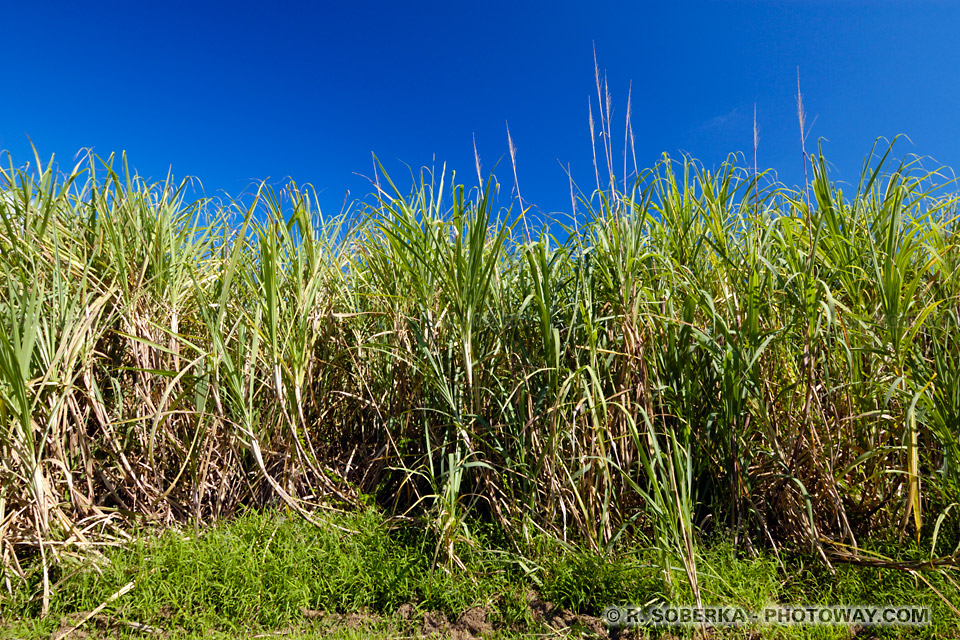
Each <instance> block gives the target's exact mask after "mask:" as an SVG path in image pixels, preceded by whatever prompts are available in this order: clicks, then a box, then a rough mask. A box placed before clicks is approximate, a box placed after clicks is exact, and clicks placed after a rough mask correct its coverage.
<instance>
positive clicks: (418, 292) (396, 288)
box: [0, 144, 960, 608]
mask: <svg viewBox="0 0 960 640" xmlns="http://www.w3.org/2000/svg"><path fill="white" fill-rule="evenodd" d="M892 146H893V145H892V144H891V146H890V148H888V149H886V151H885V152H884V153H883V154H882V155H879V156H877V155H875V154H874V153H873V152H871V155H870V157H869V158H868V159H867V161H866V162H865V164H864V171H863V174H862V177H861V179H860V182H859V184H858V185H856V188H854V189H853V190H852V192H850V193H844V192H843V190H842V189H840V188H839V187H838V186H837V185H835V184H834V183H832V182H831V181H830V179H829V176H828V172H827V163H826V160H825V159H824V157H823V155H822V152H821V153H818V154H815V155H811V156H810V157H809V170H810V172H811V179H810V180H809V183H808V184H806V185H804V186H802V187H800V188H788V187H786V186H784V185H782V184H779V183H775V182H772V181H770V180H769V179H768V178H767V174H759V175H758V173H757V172H756V170H752V171H751V170H750V169H749V168H745V167H742V166H738V165H737V162H736V158H732V159H731V160H730V161H728V162H726V163H724V164H723V165H722V166H721V167H719V168H718V169H717V170H716V171H709V170H706V169H705V168H703V167H702V166H700V165H699V164H698V163H696V162H695V161H693V160H691V159H689V158H683V159H682V160H681V161H674V160H672V159H670V158H669V157H667V156H666V155H665V156H664V158H663V160H662V161H660V162H659V163H658V164H657V165H656V166H654V167H653V168H651V169H649V170H647V171H645V172H642V173H640V174H639V175H638V176H637V177H636V179H635V180H634V182H633V184H632V185H628V184H627V179H626V178H625V177H624V178H623V181H622V185H623V186H621V187H619V188H618V186H617V180H616V179H615V178H614V176H613V173H612V171H611V175H610V178H611V180H610V187H609V188H608V189H606V190H601V189H600V188H599V176H598V189H597V191H595V192H594V193H593V194H584V193H580V194H579V197H577V198H576V199H575V200H574V202H573V203H572V207H573V208H574V211H573V212H572V214H573V219H574V220H576V221H577V223H576V226H575V228H567V227H564V226H563V225H562V224H561V223H560V222H559V221H556V220H555V221H553V222H552V223H551V224H547V225H544V226H542V227H541V228H539V229H534V233H532V234H531V231H530V226H529V224H528V220H527V217H528V215H530V210H529V208H528V207H524V203H523V202H522V201H515V200H512V199H511V207H508V208H501V207H499V206H498V204H497V202H498V192H499V186H498V183H497V182H496V180H495V179H494V178H493V177H492V176H491V177H489V178H487V179H486V180H482V179H481V178H480V176H479V170H478V180H479V181H480V182H479V186H478V187H475V188H473V189H468V188H467V187H466V186H465V185H463V184H458V183H456V182H455V181H454V180H453V179H451V180H450V181H449V182H448V181H447V179H446V176H445V175H444V174H443V173H442V172H441V173H440V174H435V173H432V172H430V171H426V170H423V171H421V173H420V175H419V176H418V177H417V179H416V180H415V181H414V186H413V188H412V190H411V191H410V192H408V193H405V192H403V191H402V190H401V189H399V188H397V186H396V185H395V184H394V183H393V182H392V181H391V180H390V178H389V177H388V176H387V175H386V174H385V173H381V176H380V178H378V180H377V182H376V183H375V186H374V189H375V191H374V193H373V194H372V197H371V198H369V199H368V200H367V201H363V202H357V203H355V204H354V205H353V206H352V207H351V208H349V209H347V210H346V211H344V212H342V213H341V214H340V215H337V216H325V215H323V214H322V213H321V212H320V211H319V210H318V208H317V205H316V195H315V193H314V192H313V191H312V189H310V188H309V187H306V188H305V187H301V186H298V185H296V184H293V183H290V184H289V185H287V186H286V187H284V188H283V189H282V190H281V191H276V190H274V189H272V188H270V187H268V186H265V185H261V187H260V189H259V190H258V192H257V193H256V196H255V197H253V198H250V199H249V201H248V202H243V203H241V202H239V201H232V202H227V203H223V202H217V201H213V200H199V201H196V202H188V201H187V199H186V194H185V185H186V184H187V183H186V182H181V183H174V182H173V181H172V180H170V179H169V178H168V180H167V181H164V182H158V183H147V182H145V181H144V180H143V179H142V178H140V177H139V176H137V175H135V174H132V173H131V172H130V170H129V169H128V166H127V162H126V157H125V156H123V158H122V161H121V165H122V166H121V167H119V168H115V167H114V165H115V157H114V156H113V155H111V156H110V157H109V158H107V159H106V160H100V159H97V158H93V157H91V158H89V159H85V160H84V161H82V162H81V163H79V164H78V165H77V166H76V167H74V168H73V169H72V170H70V171H69V172H65V173H61V172H59V171H58V170H57V167H56V165H55V164H54V163H53V160H52V159H51V161H50V163H49V164H47V165H46V166H44V165H42V164H41V163H40V162H39V157H38V158H37V164H36V167H35V168H33V169H25V168H16V167H15V166H14V165H13V162H12V160H11V161H10V163H9V167H8V168H3V169H0V263H2V265H3V273H4V275H5V282H4V284H3V286H0V557H2V563H0V565H2V568H0V572H2V576H3V579H2V583H3V584H2V587H0V588H2V590H3V591H6V592H7V593H13V591H14V590H16V589H17V588H18V585H20V584H23V583H24V575H25V572H26V571H27V569H26V568H25V566H26V565H25V564H24V563H25V562H26V559H28V557H29V556H35V557H36V556H39V557H40V559H41V564H40V566H42V571H43V572H44V580H43V584H44V593H43V598H44V603H46V601H47V600H48V598H49V591H50V589H51V588H53V587H52V586H51V584H50V580H49V579H48V576H47V572H48V569H49V567H51V566H54V565H56V564H57V563H60V562H63V561H64V560H65V559H67V558H69V557H72V554H75V553H76V551H77V549H78V548H79V549H86V550H90V549H95V546H96V544H97V543H102V542H103V541H105V540H122V539H123V537H124V536H125V535H126V532H128V531H129V530H130V529H131V528H132V527H133V526H134V525H135V524H137V523H150V524H160V525H173V524H175V523H190V522H195V523H197V524H200V523H203V522H207V521H210V520H216V519H221V518H225V517H229V516H230V515H231V514H234V513H235V512H236V511H237V509H238V508H239V507H240V506H242V505H255V506H262V505H265V504H269V503H271V502H275V501H281V502H283V503H285V504H286V505H288V507H289V508H290V509H292V510H295V511H296V512H297V513H299V514H300V515H301V516H302V517H304V518H306V519H308V520H311V521H314V522H316V523H317V525H318V526H326V525H325V524H324V523H323V522H322V521H321V520H320V519H317V517H316V513H317V512H318V510H322V509H337V508H350V507H352V506H356V505H359V504H361V503H362V502H364V501H366V500H367V499H368V496H372V497H373V498H374V499H376V501H377V502H378V503H379V504H380V505H381V506H382V507H383V508H384V509H386V510H387V511H389V512H392V513H395V514H397V515H404V516H412V517H417V518H422V519H426V520H427V521H428V522H429V523H431V527H432V528H433V530H434V532H435V535H436V540H437V547H436V553H435V555H436V561H437V562H438V563H439V564H445V565H447V566H451V565H455V564H458V563H459V558H458V548H462V546H461V545H463V544H469V543H470V541H471V539H472V533H471V531H472V530H473V528H474V527H475V526H476V525H477V524H478V523H481V522H489V523H493V524H494V525H495V526H497V527H498V529H499V530H500V531H501V532H502V533H503V535H504V536H505V538H506V540H507V541H508V542H509V544H510V545H512V546H514V547H515V548H516V549H518V550H522V549H523V548H524V547H525V545H529V544H530V541H531V540H532V539H533V538H534V537H535V536H537V535H541V534H544V533H546V534H548V535H551V536H555V537H557V538H559V539H562V540H564V541H576V542H578V543H581V544H583V545H585V546H587V547H588V548H592V549H595V550H600V551H602V550H604V549H608V548H611V547H612V546H613V545H615V544H616V542H617V540H618V539H619V537H620V536H623V535H627V536H630V537H645V538H646V539H649V540H650V543H651V545H652V546H654V547H656V548H658V549H660V550H661V553H662V569H663V571H664V576H665V578H666V580H667V582H668V583H669V581H670V580H672V579H674V578H671V576H672V575H673V574H674V573H675V572H676V571H679V572H680V575H682V576H683V578H682V581H685V582H687V583H689V586H690V587H691V588H692V589H693V593H694V594H699V592H698V588H697V572H698V569H697V565H696V559H697V555H698V554H697V545H698V543H699V541H700V540H701V539H702V538H703V537H705V536H709V535H712V534H713V533H715V532H720V533H727V532H729V533H731V534H732V536H733V539H734V541H735V544H736V545H737V546H738V547H740V548H743V549H745V550H746V551H748V552H752V551H754V550H756V549H760V548H768V549H771V550H772V551H773V553H775V554H776V553H778V551H779V550H781V549H791V550H798V549H799V550H806V552H808V553H811V554H813V555H815V556H816V557H818V558H820V560H821V561H823V562H825V563H827V564H828V565H830V564H831V563H832V562H837V561H853V562H861V563H871V562H873V563H877V564H878V565H885V566H893V567H896V568H902V569H904V570H907V571H911V572H915V571H919V570H921V569H924V568H939V569H941V570H944V571H946V570H947V569H952V568H953V567H954V566H955V565H956V561H957V549H956V548H954V545H955V544H956V543H957V542H958V541H960V536H958V526H957V525H958V520H957V513H956V511H957V509H956V506H957V504H958V502H960V470H958V464H960V455H958V454H960V449H958V432H960V340H958V337H960V304H958V291H960V289H958V285H960V280H958V277H960V276H958V275H957V267H958V263H960V241H958V236H957V231H956V220H957V213H958V212H957V196H956V195H955V194H953V193H949V192H947V191H946V190H945V189H944V186H945V185H944V184H943V181H942V180H940V178H939V174H937V173H930V172H925V171H923V170H922V168H921V167H920V164H919V161H916V160H914V161H911V162H900V163H895V162H893V161H892V160H891V157H890V154H891V149H892ZM875 149H876V148H875ZM608 164H609V162H608ZM381 169H382V167H381ZM624 172H626V170H625V169H624ZM381 179H382V181H383V182H382V183H381V181H380V180H381ZM948 184H949V183H948ZM581 221H582V222H581ZM518 225H520V226H518ZM521 228H523V229H524V233H522V234H521V233H520V231H519V230H520V229H521ZM557 237H563V238H564V239H563V240H562V241H558V240H557ZM341 533H342V534H343V535H350V533H349V532H347V531H343V532H341ZM903 538H906V539H907V540H908V541H909V540H915V541H916V542H920V541H921V540H923V541H924V543H925V544H926V548H928V549H929V556H927V555H921V556H917V555H916V552H906V551H904V553H903V554H902V556H901V557H897V558H878V557H875V556H873V555H870V553H869V550H868V549H863V548H862V547H861V543H863V542H869V541H870V540H873V539H903ZM867 546H869V545H867ZM907 546H911V545H905V547H907ZM912 548H914V549H916V548H917V547H912ZM918 575H920V574H918ZM697 598H698V601H699V595H697ZM44 608H46V607H44Z"/></svg>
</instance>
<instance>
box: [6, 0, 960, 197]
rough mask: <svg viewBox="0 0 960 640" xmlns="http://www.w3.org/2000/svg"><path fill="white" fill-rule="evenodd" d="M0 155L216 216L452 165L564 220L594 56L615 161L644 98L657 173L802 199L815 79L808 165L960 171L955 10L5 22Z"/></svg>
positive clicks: (255, 9)
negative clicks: (295, 192) (736, 156)
mask: <svg viewBox="0 0 960 640" xmlns="http://www.w3.org/2000/svg"><path fill="white" fill-rule="evenodd" d="M0 20H2V22H3V28H2V33H3V51H4V57H3V76H2V77H3V83H2V85H0V86H2V89H0V97H2V99H0V148H2V149H5V150H9V151H11V152H12V153H13V155H14V161H15V162H17V163H21V162H23V161H26V160H27V159H29V157H30V156H29V153H30V152H29V142H28V139H27V136H29V137H30V138H31V139H32V140H33V142H34V143H35V144H36V145H37V147H38V149H39V150H40V153H41V155H43V156H49V155H50V154H52V153H56V154H57V156H58V158H59V159H60V162H61V164H62V165H66V164H69V160H70V159H71V158H72V157H73V155H74V154H75V153H76V151H77V150H78V149H80V148H81V147H93V148H94V150H95V152H96V153H98V154H103V155H105V154H107V153H109V152H110V151H120V150H126V151H127V152H128V154H129V157H130V159H131V162H132V164H133V165H134V166H135V167H136V168H137V170H138V171H139V172H140V173H141V174H143V175H147V176H152V177H156V178H161V177H163V176H164V175H165V174H166V172H167V169H168V168H169V167H171V166H172V168H173V172H174V174H175V175H176V176H177V177H182V176H186V175H193V176H197V177H199V178H200V179H201V180H202V181H203V184H204V187H205V189H206V192H207V194H215V193H216V192H218V191H220V190H224V191H226V192H228V193H231V194H236V193H239V192H240V191H241V190H243V189H244V188H245V187H248V186H249V185H250V183H251V181H254V180H260V179H265V178H270V179H271V180H272V181H280V180H283V179H284V178H285V177H292V178H293V179H295V180H297V181H298V182H309V183H311V184H313V185H314V186H315V187H316V188H317V189H318V190H320V191H322V197H321V204H322V205H324V207H325V209H327V210H331V209H332V210H334V211H336V210H339V208H340V204H341V202H342V201H343V198H344V192H345V190H347V189H350V190H351V191H352V197H357V196H362V195H364V194H365V193H366V192H367V189H368V187H367V185H366V183H365V182H364V181H363V180H362V179H360V178H358V177H357V176H355V175H354V172H357V173H362V174H370V173H371V167H372V164H371V153H376V154H377V156H378V157H380V158H381V160H382V161H383V162H384V163H385V164H386V166H387V168H388V169H389V170H391V171H392V172H393V174H395V176H398V177H403V176H404V174H405V172H406V169H405V168H404V165H403V164H401V162H403V163H407V164H409V165H412V166H414V167H417V166H420V165H424V164H429V163H431V161H432V159H433V158H434V157H435V158H436V159H437V162H438V163H441V162H443V161H446V162H447V163H448V165H449V166H451V167H452V168H455V169H456V170H457V173H458V179H462V180H463V181H465V182H466V183H467V184H468V185H473V184H475V182H476V177H475V176H476V174H475V171H474V165H473V136H474V135H475V136H476V142H477V147H478V149H479V153H480V156H481V160H482V163H483V170H484V173H486V172H487V171H488V170H490V169H491V168H493V166H494V164H496V163H497V161H500V162H501V164H500V166H499V167H498V169H497V175H498V177H499V178H500V181H501V182H502V183H504V184H505V185H507V186H512V183H513V177H512V172H511V171H510V168H509V160H508V159H506V152H507V140H506V129H505V124H504V123H505V122H506V121H509V126H510V131H511V134H512V136H513V139H514V142H515V144H516V147H517V150H518V157H517V161H518V168H519V173H520V187H521V191H522V193H523V196H524V197H525V198H526V199H527V200H530V201H532V202H534V203H536V204H538V205H539V206H540V207H541V208H542V209H543V210H547V211H550V210H569V191H568V183H567V178H566V176H565V174H564V173H563V171H562V170H561V167H560V163H563V164H564V165H566V164H567V163H569V164H570V166H571V168H572V170H573V174H574V176H575V178H576V179H577V180H578V181H579V183H580V184H581V185H582V186H584V187H591V185H592V184H593V183H594V178H593V166H592V156H591V151H590V138H589V130H588V126H587V103H588V99H589V98H590V97H593V98H594V99H595V97H596V93H595V88H594V80H593V54H592V48H593V46H594V43H595V45H596V51H597V54H598V57H599V63H600V67H601V69H605V70H606V72H607V77H608V80H609V85H610V89H611V91H612V93H613V101H614V112H613V119H614V137H615V140H617V148H618V149H620V145H621V144H622V135H623V117H624V115H625V112H626V102H627V87H628V84H629V83H630V82H631V81H632V82H633V110H632V111H633V123H634V128H635V132H636V143H637V155H638V161H639V164H640V165H641V166H642V167H646V166H650V165H651V164H652V163H653V162H655V161H656V159H657V158H658V157H659V155H660V154H661V153H663V152H668V153H670V154H671V155H674V156H676V155H678V154H679V153H680V152H686V153H689V154H691V155H693V156H694V157H697V158H699V159H700V160H702V161H703V162H704V163H705V164H707V165H708V166H712V165H716V164H717V163H719V162H720V161H721V160H722V159H723V158H724V157H725V156H726V155H727V154H728V153H730V152H735V151H744V152H748V153H749V154H752V151H750V150H751V147H752V118H753V108H754V104H756V105H757V110H758V120H759V127H760V148H759V162H760V165H761V167H772V168H774V169H776V170H777V171H778V173H779V175H780V177H781V178H782V179H783V180H785V181H787V182H790V183H795V182H797V181H798V180H799V179H802V166H801V163H800V152H799V132H798V125H797V121H796V107H795V94H796V70H797V67H798V66H799V67H800V73H801V82H802V87H803V93H804V101H805V105H806V109H807V112H808V120H809V121H811V122H813V127H812V133H811V138H810V139H811V141H812V143H813V144H814V145H815V143H816V139H817V138H819V137H823V138H826V139H827V140H828V142H827V143H826V146H825V148H826V151H827V154H828V158H829V159H830V160H832V161H833V163H834V164H835V165H836V170H837V173H836V174H835V175H836V177H837V178H839V179H845V180H848V181H851V182H855V180H856V176H857V173H858V171H859V167H860V162H861V161H862V159H863V157H864V155H865V154H866V153H867V152H868V151H869V149H870V146H871V145H872V143H873V141H874V139H875V138H877V137H879V136H885V137H888V138H890V137H893V136H894V135H896V134H900V133H903V134H907V135H908V136H910V138H911V139H912V143H910V142H905V143H903V144H902V145H900V146H899V151H900V153H901V154H906V153H911V152H913V153H919V154H923V155H929V156H932V157H934V158H935V159H936V160H937V161H939V162H940V163H943V164H947V165H950V166H953V167H956V168H960V120H958V117H960V44H958V42H960V35H958V34H960V2H948V1H944V2H935V1H932V0H931V1H926V2H923V1H917V2H909V1H905V2H892V1H889V2H888V1H877V2H867V1H861V2H844V1H842V0H837V1H835V2H828V1H825V0H824V1H815V0H814V1H811V0H807V1H800V0H797V1H794V2H760V1H752V2H750V1H746V0H742V1H738V0H729V1H724V2H719V1H718V2H697V3H692V2H691V3H688V2H672V3H671V2H567V1H563V0H552V1H550V2H524V1H523V0H511V1H508V2H501V1H500V0H491V1H488V2H482V3H461V2H451V1H446V2H437V3H434V2H422V1H420V2H390V3H386V2H367V1H353V0H350V1H337V2H303V3H294V2H274V3H251V2H244V1H234V2H231V3H222V4H221V3H206V2H203V1H202V0H196V1H194V2H178V1H172V2H162V3H137V2H123V3H112V2H106V1H102V2H95V3H78V2H69V3H66V2H52V1H48V2H35V3H29V2H12V1H10V2H4V5H3V10H2V12H0Z"/></svg>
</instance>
